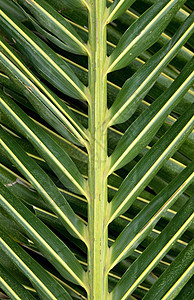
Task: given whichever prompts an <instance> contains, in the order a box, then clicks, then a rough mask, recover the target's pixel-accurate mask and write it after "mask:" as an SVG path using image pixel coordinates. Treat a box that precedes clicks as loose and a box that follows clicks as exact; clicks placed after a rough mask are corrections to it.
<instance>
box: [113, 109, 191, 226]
mask: <svg viewBox="0 0 194 300" xmlns="http://www.w3.org/2000/svg"><path fill="white" fill-rule="evenodd" d="M193 112H194V105H192V106H191V107H190V108H189V109H188V111H187V112H186V113H185V114H183V115H182V116H181V117H180V118H179V119H178V121H177V122H175V124H174V125H173V126H172V127H171V128H170V129H169V130H168V132H167V133H166V134H165V135H164V136H163V137H162V138H161V139H160V140H159V141H158V142H157V143H156V144H155V145H154V146H153V147H152V148H151V150H150V151H148V152H147V153H146V155H144V157H143V158H142V159H141V160H140V161H139V163H138V164H137V165H136V166H135V167H134V168H133V169H132V170H131V172H130V173H129V174H128V176H127V177H126V178H125V180H124V181H123V183H122V184H121V186H120V188H119V190H118V192H117V193H116V194H115V196H114V197H113V199H112V201H111V203H110V218H109V221H108V222H109V223H110V222H112V221H113V220H114V219H115V218H116V217H117V216H119V215H120V214H121V213H123V212H124V211H126V210H127V209H128V208H129V207H130V205H131V204H132V203H133V201H134V200H135V198H136V197H137V196H138V195H139V194H140V192H141V191H142V190H143V189H144V188H145V187H146V185H147V184H148V183H149V182H150V180H151V179H152V178H153V177H154V175H155V174H156V173H157V172H158V170H159V169H160V168H161V166H162V165H163V164H164V162H165V161H166V160H167V159H168V158H170V157H171V156H172V155H173V153H174V152H175V151H176V149H177V148H178V147H179V146H180V144H181V143H182V142H183V140H184V139H185V138H186V137H187V136H188V134H189V133H190V132H191V131H192V129H193V125H194V118H193Z"/></svg>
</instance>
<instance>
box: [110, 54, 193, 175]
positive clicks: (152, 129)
mask: <svg viewBox="0 0 194 300" xmlns="http://www.w3.org/2000/svg"><path fill="white" fill-rule="evenodd" d="M193 68H194V59H193V60H192V61H190V62H188V64H187V65H186V66H185V68H184V69H183V70H182V72H181V73H180V74H179V76H178V77H177V78H176V80H175V81H174V82H173V83H172V85H171V86H170V87H169V88H168V89H167V90H166V91H165V92H164V93H163V94H162V95H161V96H160V97H158V98H157V99H156V100H155V101H154V102H153V103H152V104H151V105H150V106H149V107H148V108H147V109H146V110H145V111H144V112H143V113H142V114H141V115H140V116H139V117H138V118H137V119H136V120H135V121H134V122H133V123H132V124H131V126H129V127H128V129H127V130H126V132H125V133H124V135H123V136H122V138H121V139H120V141H119V143H118V144H117V146H116V148H115V150H114V152H113V154H112V155H111V157H110V161H111V163H110V171H109V174H111V173H112V172H113V171H115V170H117V169H119V168H121V167H122V166H124V165H126V164H127V163H128V162H130V161H131V160H132V159H133V158H134V157H135V156H136V155H137V153H139V152H140V151H142V150H143V148H144V147H145V146H147V145H148V144H149V142H150V141H151V140H152V138H153V137H154V136H155V134H156V132H157V131H158V129H159V128H160V126H161V125H162V123H163V122H164V120H165V119H166V118H167V116H168V114H170V112H171V111H172V110H173V108H174V107H175V106H176V105H177V103H178V102H179V101H180V100H181V99H182V97H183V95H184V94H186V92H187V91H188V89H189V88H190V87H191V86H192V84H193V82H194V72H193Z"/></svg>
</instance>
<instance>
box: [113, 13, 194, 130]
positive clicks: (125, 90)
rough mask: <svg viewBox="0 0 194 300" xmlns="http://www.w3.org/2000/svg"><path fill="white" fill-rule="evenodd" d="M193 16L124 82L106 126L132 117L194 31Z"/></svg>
mask: <svg viewBox="0 0 194 300" xmlns="http://www.w3.org/2000/svg"><path fill="white" fill-rule="evenodd" d="M193 15H194V14H193ZM193 15H191V16H189V17H188V19H187V20H186V21H185V22H184V23H183V24H182V26H181V27H180V28H179V29H178V30H177V32H176V33H175V35H174V36H173V38H172V39H171V40H170V41H169V43H167V44H166V45H165V46H163V48H162V49H161V50H160V51H158V52H157V53H156V54H155V55H153V56H152V57H151V58H150V59H149V60H148V61H147V62H146V63H145V64H144V65H143V66H142V67H141V68H140V69H139V70H138V71H137V72H136V73H135V74H134V75H133V76H132V77H130V78H129V79H128V80H127V81H126V82H125V84H124V85H123V87H122V89H121V90H120V92H119V93H118V95H117V98H116V100H115V101H114V103H113V105H112V106H111V108H110V112H109V115H110V117H109V118H110V121H109V123H108V126H111V125H115V124H117V123H122V122H125V121H126V120H128V119H129V118H130V117H131V116H132V114H133V113H134V112H135V110H136V109H137V107H138V105H139V104H140V102H141V100H142V99H143V98H144V96H145V95H146V94H147V93H148V91H149V89H151V87H152V85H153V83H154V82H155V80H156V79H157V78H158V76H159V75H160V73H161V71H162V70H163V69H164V67H165V66H166V65H167V64H168V63H169V61H170V60H171V59H172V58H173V57H174V56H175V55H176V54H177V52H178V51H179V50H180V48H181V47H182V45H183V44H184V43H185V42H186V40H187V39H188V38H189V37H190V36H191V34H192V32H193V31H194V25H193Z"/></svg>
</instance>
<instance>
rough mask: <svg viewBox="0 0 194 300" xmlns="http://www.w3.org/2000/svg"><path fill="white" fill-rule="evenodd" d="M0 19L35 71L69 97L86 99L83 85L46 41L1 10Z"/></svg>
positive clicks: (2, 27) (1, 26) (2, 26)
mask: <svg viewBox="0 0 194 300" xmlns="http://www.w3.org/2000/svg"><path fill="white" fill-rule="evenodd" d="M0 20H1V23H0V28H1V29H2V30H5V31H6V33H7V35H8V36H9V37H10V39H13V40H14V43H15V45H16V47H17V48H18V49H19V51H21V52H22V53H23V54H24V55H27V56H28V59H29V60H30V61H31V63H32V64H33V65H34V67H35V68H36V69H37V71H38V72H39V73H40V74H41V75H42V76H43V77H44V78H45V79H46V80H48V82H50V83H52V84H53V85H54V86H55V87H57V88H58V89H59V90H60V91H62V92H63V93H65V94H67V95H69V96H71V97H74V98H76V99H84V100H88V97H87V96H86V88H85V86H84V85H83V84H82V83H81V81H79V79H78V78H77V76H76V75H75V74H74V73H73V72H72V70H71V69H70V68H69V67H68V66H67V64H66V63H65V62H64V61H63V60H62V59H61V58H59V56H58V55H56V53H55V52H54V51H53V50H51V48H49V47H48V46H47V45H46V43H44V42H43V41H42V40H41V39H40V38H38V37H37V36H36V35H35V34H34V33H32V32H31V31H30V30H29V29H27V28H26V27H25V26H24V25H22V24H20V23H19V22H18V21H16V20H13V18H12V19H11V18H10V17H9V16H8V15H7V14H5V13H4V12H3V11H2V10H0ZM51 74H52V76H51ZM64 83H65V84H64Z"/></svg>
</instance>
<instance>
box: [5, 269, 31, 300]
mask: <svg viewBox="0 0 194 300" xmlns="http://www.w3.org/2000/svg"><path fill="white" fill-rule="evenodd" d="M0 287H1V288H2V290H3V291H5V293H6V294H7V295H8V296H9V297H10V298H11V299H14V300H19V299H26V300H33V299H35V298H34V297H33V296H32V295H31V294H30V293H29V292H28V291H27V290H26V289H25V288H23V287H22V285H21V284H20V283H19V282H18V281H17V280H16V279H15V278H14V277H13V276H12V275H11V274H10V273H9V272H8V271H7V270H6V269H4V268H3V267H2V266H1V265H0Z"/></svg>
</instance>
